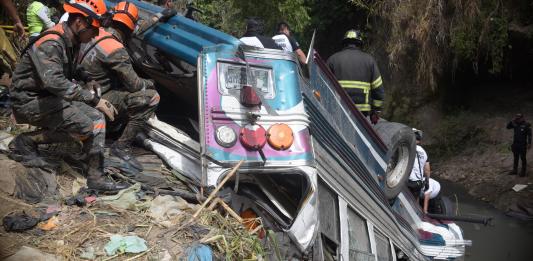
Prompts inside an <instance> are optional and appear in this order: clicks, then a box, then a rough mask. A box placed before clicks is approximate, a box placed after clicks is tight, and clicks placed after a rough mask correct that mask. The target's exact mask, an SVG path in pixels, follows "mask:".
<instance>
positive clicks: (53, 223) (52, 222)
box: [37, 216, 59, 231]
mask: <svg viewBox="0 0 533 261" xmlns="http://www.w3.org/2000/svg"><path fill="white" fill-rule="evenodd" d="M58 225H59V219H58V218H57V216H53V217H51V218H50V219H48V221H46V222H44V221H43V222H40V223H39V224H38V225H37V227H38V228H40V229H41V230H44V231H50V230H54V229H55V228H56V227H57V226H58Z"/></svg>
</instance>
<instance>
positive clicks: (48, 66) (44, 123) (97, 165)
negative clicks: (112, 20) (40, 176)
mask: <svg viewBox="0 0 533 261" xmlns="http://www.w3.org/2000/svg"><path fill="white" fill-rule="evenodd" d="M63 8H64V9H65V11H66V12H68V13H69V14H70V15H69V18H68V21H67V22H66V23H60V24H57V25H56V26H54V27H52V28H51V29H49V30H47V31H45V32H44V33H42V34H41V35H40V39H38V40H37V41H36V42H35V43H34V44H33V45H31V46H29V49H27V50H26V51H25V52H24V53H23V55H22V57H21V60H20V62H19V64H18V65H17V67H16V69H15V72H14V75H13V84H12V86H11V98H12V101H13V114H14V116H15V118H16V120H17V122H19V123H29V124H31V125H34V126H37V127H40V128H41V129H40V130H37V131H33V132H28V133H22V134H19V135H18V136H17V137H16V138H15V139H14V140H13V141H12V142H11V144H10V148H11V149H12V154H11V156H12V157H13V158H14V159H16V160H19V161H22V162H23V163H24V164H25V165H27V166H43V165H46V163H45V162H44V161H43V159H42V158H40V157H39V151H38V145H39V144H50V143H58V142H65V141H80V142H82V143H83V149H82V150H83V152H84V155H85V157H84V158H85V160H86V162H87V163H88V170H87V186H88V187H89V188H91V189H96V190H101V191H114V190H118V189H122V188H124V186H121V185H117V184H114V183H113V182H109V181H107V180H106V179H105V178H104V177H103V153H104V141H105V127H106V125H105V118H104V117H103V115H102V113H100V112H99V111H98V110H100V111H102V112H104V113H106V114H109V113H110V110H111V109H112V108H110V107H109V106H108V104H109V102H107V101H106V100H105V99H100V98H99V97H98V96H97V95H96V94H95V92H94V91H92V90H88V89H84V88H83V87H82V86H81V85H80V84H78V83H76V82H74V81H72V80H71V79H73V72H74V62H73V59H74V57H75V54H76V51H75V50H76V49H77V48H79V46H80V44H81V43H87V42H89V41H90V40H91V39H92V38H93V37H95V36H96V35H97V34H98V28H99V27H100V16H101V15H102V14H104V13H105V12H106V6H105V4H104V2H103V0H72V1H70V2H69V3H65V4H64V5H63ZM88 86H92V85H88ZM92 106H95V107H96V109H95V108H93V107H92ZM97 109H98V110H97Z"/></svg>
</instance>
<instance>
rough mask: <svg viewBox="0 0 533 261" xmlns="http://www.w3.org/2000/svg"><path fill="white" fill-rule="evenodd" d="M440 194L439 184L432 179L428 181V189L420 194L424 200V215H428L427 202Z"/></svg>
mask: <svg viewBox="0 0 533 261" xmlns="http://www.w3.org/2000/svg"><path fill="white" fill-rule="evenodd" d="M439 192H440V183H439V182H438V181H436V180H434V179H432V178H430V179H429V185H428V188H427V189H426V190H425V191H424V193H423V194H422V197H423V198H424V205H423V206H424V208H423V209H424V213H426V214H427V213H428V206H429V200H431V199H434V198H436V197H437V196H438V195H439Z"/></svg>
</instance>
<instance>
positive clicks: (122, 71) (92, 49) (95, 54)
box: [78, 28, 154, 94]
mask: <svg viewBox="0 0 533 261" xmlns="http://www.w3.org/2000/svg"><path fill="white" fill-rule="evenodd" d="M106 30H107V31H106ZM106 30H104V29H100V32H99V34H98V36H97V37H95V38H94V39H93V40H91V42H89V43H88V44H86V45H85V46H84V47H82V50H81V51H80V54H79V56H78V63H79V64H80V65H81V66H82V68H83V70H84V71H85V72H86V73H87V75H88V76H89V79H90V80H95V81H96V82H98V83H99V84H100V86H101V91H102V94H103V93H106V92H108V91H109V90H111V89H114V90H126V91H129V92H132V93H133V92H137V91H140V90H144V89H147V88H153V85H154V83H153V82H152V81H150V80H147V79H143V78H140V77H139V76H138V75H137V73H136V72H135V71H134V70H133V66H132V63H131V60H130V56H129V54H128V51H127V50H126V48H125V47H124V45H123V44H122V43H123V39H121V34H120V33H118V32H117V31H116V30H114V29H112V28H108V29H106Z"/></svg>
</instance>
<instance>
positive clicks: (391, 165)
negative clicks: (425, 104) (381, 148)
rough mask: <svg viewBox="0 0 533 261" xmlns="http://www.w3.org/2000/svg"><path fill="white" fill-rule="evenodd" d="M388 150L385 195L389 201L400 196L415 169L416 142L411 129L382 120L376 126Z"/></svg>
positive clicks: (375, 128)
mask: <svg viewBox="0 0 533 261" xmlns="http://www.w3.org/2000/svg"><path fill="white" fill-rule="evenodd" d="M374 130H375V131H376V132H377V133H378V134H379V136H380V137H381V139H382V140H383V142H384V143H385V145H386V146H387V148H388V151H387V154H386V156H385V161H386V162H387V171H386V178H385V182H384V186H383V188H384V193H385V196H386V197H387V199H388V200H393V199H395V198H396V196H398V194H399V193H400V191H401V190H402V189H403V187H404V186H405V184H406V182H407V179H408V178H409V175H410V174H411V171H412V169H413V164H414V161H415V157H416V141H415V136H414V134H413V131H412V129H411V128H410V127H408V126H405V125H403V124H400V123H396V122H388V121H385V120H380V121H379V122H378V123H377V124H376V125H374Z"/></svg>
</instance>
